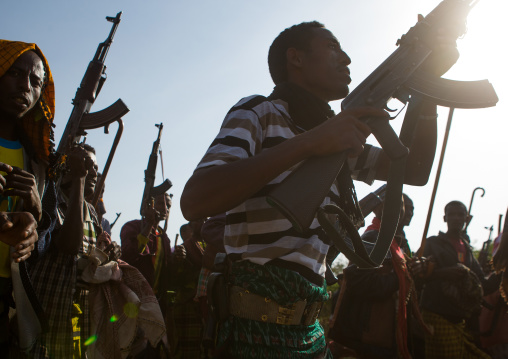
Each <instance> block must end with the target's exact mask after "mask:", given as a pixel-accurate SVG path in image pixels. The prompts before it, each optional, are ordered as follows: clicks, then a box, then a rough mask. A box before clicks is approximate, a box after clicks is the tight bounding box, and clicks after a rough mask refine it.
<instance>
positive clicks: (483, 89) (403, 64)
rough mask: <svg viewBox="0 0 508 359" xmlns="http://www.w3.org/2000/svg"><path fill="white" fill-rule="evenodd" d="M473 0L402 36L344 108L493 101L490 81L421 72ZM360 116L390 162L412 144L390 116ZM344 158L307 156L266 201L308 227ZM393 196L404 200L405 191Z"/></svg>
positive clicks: (450, 2) (448, 2)
mask: <svg viewBox="0 0 508 359" xmlns="http://www.w3.org/2000/svg"><path fill="white" fill-rule="evenodd" d="M470 3H471V1H470V0H444V1H442V2H441V3H440V4H439V5H438V6H437V7H436V8H435V9H434V10H433V11H432V12H431V13H429V14H428V15H427V16H426V17H425V19H424V20H423V21H420V22H418V23H417V24H416V25H415V26H414V27H412V28H411V29H410V30H409V31H408V32H407V33H406V34H405V35H403V36H402V38H401V39H400V40H399V42H398V45H399V47H398V48H397V49H396V50H395V51H394V52H393V53H392V54H391V55H390V56H389V57H388V58H387V59H386V60H385V61H384V62H383V63H382V64H381V65H380V66H379V67H378V68H377V69H376V70H374V71H373V72H372V73H371V74H370V75H369V76H368V77H367V78H366V79H365V80H364V81H363V82H362V83H361V84H360V85H359V86H358V87H357V88H356V89H355V90H354V91H352V92H351V93H350V94H349V95H348V96H347V97H346V98H345V99H344V100H343V102H342V108H343V109H348V108H355V107H360V106H374V107H378V108H381V109H386V108H387V103H388V101H389V100H391V99H392V98H397V99H399V100H400V101H402V102H404V103H406V102H408V101H409V99H410V98H411V97H419V98H425V99H426V100H430V101H434V102H435V103H437V104H440V105H444V106H450V105H452V104H453V106H454V107H457V108H483V107H489V106H493V105H495V104H496V102H497V100H498V99H497V95H496V93H495V91H494V89H493V87H492V85H491V84H490V83H489V82H488V81H486V80H484V81H476V82H459V81H451V80H445V79H442V78H438V77H436V76H434V77H432V76H428V75H427V74H426V73H423V72H421V71H419V70H421V68H422V67H423V65H425V64H426V60H427V59H428V58H429V56H430V55H431V54H432V52H433V49H432V47H431V46H430V45H428V44H432V41H433V38H434V36H435V34H436V33H437V31H438V29H440V28H442V27H443V26H444V25H446V24H451V23H454V24H458V25H457V26H456V27H457V33H456V36H457V37H459V36H460V35H461V34H462V32H463V27H464V26H463V24H464V23H465V20H466V17H467V14H468V13H469V10H470V9H471V7H472V5H470ZM473 5H474V4H473ZM461 25H462V26H461ZM361 120H362V121H364V122H366V123H367V124H368V125H369V127H371V129H372V133H373V135H374V136H375V137H376V139H377V140H378V142H379V143H380V145H381V147H382V148H383V150H384V152H385V153H386V154H387V155H388V157H390V158H391V160H392V161H399V162H400V161H402V162H404V161H403V159H404V158H405V157H406V156H407V154H408V149H407V147H406V146H404V144H403V143H402V142H401V141H400V140H399V138H398V136H397V134H396V133H395V132H394V131H393V129H392V128H391V127H390V125H389V123H388V120H379V119H376V118H362V119H361ZM345 160H346V153H336V154H333V155H329V156H326V157H312V158H309V159H308V160H306V161H305V162H303V163H302V164H301V165H300V166H299V167H298V168H297V169H296V170H295V171H294V172H293V173H292V174H291V175H289V176H288V177H287V178H286V179H285V180H284V181H283V182H282V183H281V184H280V185H279V186H277V187H276V188H274V190H273V191H272V192H271V193H270V194H269V195H268V196H267V201H268V203H270V204H271V205H272V206H274V207H275V208H277V209H278V210H280V211H281V213H283V214H284V216H286V218H288V219H289V220H290V221H291V223H292V224H293V226H294V228H295V229H296V230H298V231H300V232H304V231H305V230H307V229H308V228H309V227H310V225H311V223H312V221H313V220H314V218H315V214H316V212H317V210H318V208H319V206H320V205H321V203H322V201H323V199H324V198H325V196H326V194H327V192H328V191H329V189H330V187H331V186H332V184H333V182H334V181H335V178H336V176H337V174H338V173H339V171H340V169H341V168H342V166H343V165H344V162H345ZM399 167H400V166H399ZM402 169H404V168H403V166H402ZM390 192H392V191H390ZM295 194H298V195H295ZM394 195H395V196H398V197H399V199H400V195H401V193H400V194H394ZM399 199H397V200H399ZM392 227H393V226H392ZM395 227H396V226H395Z"/></svg>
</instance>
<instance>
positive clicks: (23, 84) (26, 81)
mask: <svg viewBox="0 0 508 359" xmlns="http://www.w3.org/2000/svg"><path fill="white" fill-rule="evenodd" d="M18 87H19V89H21V90H23V91H24V92H28V91H30V88H31V84H30V76H28V75H21V76H19V77H18Z"/></svg>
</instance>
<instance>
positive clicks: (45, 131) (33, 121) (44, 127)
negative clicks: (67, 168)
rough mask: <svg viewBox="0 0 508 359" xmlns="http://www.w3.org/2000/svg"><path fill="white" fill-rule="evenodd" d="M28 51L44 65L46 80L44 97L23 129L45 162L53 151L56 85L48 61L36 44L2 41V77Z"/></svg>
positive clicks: (28, 117) (29, 116)
mask: <svg viewBox="0 0 508 359" xmlns="http://www.w3.org/2000/svg"><path fill="white" fill-rule="evenodd" d="M27 51H34V52H35V53H36V54H37V55H38V56H39V57H40V58H41V60H42V63H43V64H44V68H45V72H46V78H45V81H44V89H43V92H42V96H41V98H40V100H39V101H38V103H37V105H36V106H35V110H34V111H30V113H28V114H27V115H26V116H24V117H23V129H24V130H25V133H26V135H27V136H28V138H29V139H30V142H31V144H32V146H33V149H34V151H35V153H36V154H37V157H38V158H39V159H41V160H43V161H45V162H47V161H48V160H49V155H50V153H51V152H52V150H53V129H52V127H53V119H54V116H55V85H54V83H53V76H52V75H51V70H50V68H49V65H48V61H47V60H46V57H44V54H43V53H42V51H41V49H39V47H38V46H37V45H36V44H31V43H26V42H21V41H9V40H2V39H0V77H2V76H3V75H4V74H5V73H6V72H7V70H8V69H9V68H10V67H11V66H12V65H13V64H14V62H15V61H16V60H17V59H18V57H20V56H21V55H22V54H24V53H25V52H27Z"/></svg>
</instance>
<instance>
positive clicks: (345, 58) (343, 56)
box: [340, 51, 351, 66]
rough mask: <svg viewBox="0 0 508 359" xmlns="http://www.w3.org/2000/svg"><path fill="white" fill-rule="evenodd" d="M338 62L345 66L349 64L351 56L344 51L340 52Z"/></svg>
mask: <svg viewBox="0 0 508 359" xmlns="http://www.w3.org/2000/svg"><path fill="white" fill-rule="evenodd" d="M340 63H341V64H345V65H346V66H347V65H349V64H351V58H350V57H349V56H348V54H346V53H345V52H344V51H342V53H341V58H340Z"/></svg>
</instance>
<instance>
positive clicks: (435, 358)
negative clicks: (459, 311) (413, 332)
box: [422, 311, 490, 359]
mask: <svg viewBox="0 0 508 359" xmlns="http://www.w3.org/2000/svg"><path fill="white" fill-rule="evenodd" d="M422 316H423V320H424V321H425V323H426V324H427V325H429V326H430V327H433V328H434V334H433V335H430V334H428V335H426V336H425V357H426V358H429V359H431V358H432V359H475V358H476V359H478V358H484V359H489V358H490V356H489V355H488V354H487V353H485V352H483V351H482V350H480V349H479V348H478V347H477V346H476V345H475V344H474V342H473V338H472V336H471V335H470V334H469V333H468V332H467V331H466V329H465V324H464V322H461V323H452V322H449V321H447V320H446V319H444V318H443V317H441V316H440V315H437V314H435V313H432V312H428V311H424V312H423V313H422Z"/></svg>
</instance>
